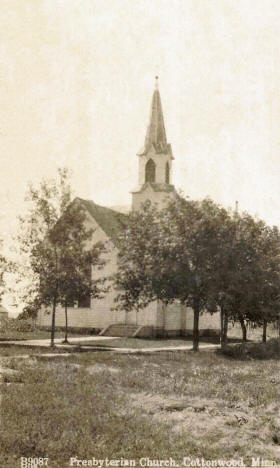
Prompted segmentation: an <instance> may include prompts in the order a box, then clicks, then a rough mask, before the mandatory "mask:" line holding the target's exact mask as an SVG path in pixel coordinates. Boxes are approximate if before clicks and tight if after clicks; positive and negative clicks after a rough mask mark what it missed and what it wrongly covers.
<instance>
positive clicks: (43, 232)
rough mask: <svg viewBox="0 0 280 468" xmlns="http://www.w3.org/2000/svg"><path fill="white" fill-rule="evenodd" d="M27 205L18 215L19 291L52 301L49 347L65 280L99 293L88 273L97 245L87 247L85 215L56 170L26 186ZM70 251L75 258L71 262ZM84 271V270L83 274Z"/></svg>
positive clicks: (66, 285) (30, 298)
mask: <svg viewBox="0 0 280 468" xmlns="http://www.w3.org/2000/svg"><path fill="white" fill-rule="evenodd" d="M26 199H27V201H28V202H29V204H30V208H29V211H28V213H27V214H26V216H25V217H21V218H20V234H19V236H18V240H19V246H20V253H21V254H22V256H23V258H24V259H25V263H24V268H23V269H22V265H19V266H18V272H19V273H20V276H21V278H22V277H25V278H26V276H27V277H28V276H29V278H30V279H31V281H29V285H28V288H26V292H25V294H24V296H23V298H24V299H25V300H27V302H28V303H29V302H30V301H31V302H33V303H34V301H35V303H36V304H37V305H40V306H42V305H45V306H52V325H51V346H54V336H55V314H56V308H57V305H58V303H64V304H65V303H67V301H68V300H69V294H70V293H69V291H70V288H71V285H72V287H73V291H75V294H83V293H84V292H85V291H86V292H87V293H88V294H90V295H92V296H95V297H97V296H98V295H99V293H100V294H101V289H99V286H98V285H99V282H98V280H94V279H92V278H90V279H89V278H88V271H89V268H90V267H91V265H92V264H93V265H98V266H101V263H102V262H101V260H100V253H101V250H102V248H103V247H102V248H101V246H100V245H98V246H96V245H94V246H92V243H91V237H92V231H91V230H90V229H87V228H86V222H85V221H86V214H85V211H84V209H83V207H82V205H81V204H80V203H79V201H78V199H77V200H76V201H74V202H73V201H72V194H71V188H70V184H69V175H68V171H67V170H66V169H61V170H59V172H58V181H57V180H55V179H52V180H43V181H42V182H41V184H40V186H39V188H38V189H36V188H34V187H33V186H30V187H29V190H28V194H27V198H26ZM75 256H77V262H76V263H75V261H74V260H75ZM85 271H87V275H85Z"/></svg>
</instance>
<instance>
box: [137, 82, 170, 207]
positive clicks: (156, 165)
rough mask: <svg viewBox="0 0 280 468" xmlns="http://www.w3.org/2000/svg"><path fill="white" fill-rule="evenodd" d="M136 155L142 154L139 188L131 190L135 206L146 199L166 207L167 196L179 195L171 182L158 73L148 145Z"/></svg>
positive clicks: (146, 141)
mask: <svg viewBox="0 0 280 468" xmlns="http://www.w3.org/2000/svg"><path fill="white" fill-rule="evenodd" d="M137 156H138V157H139V166H138V169H139V173H138V187H137V188H136V189H135V190H133V191H132V209H134V210H138V209H141V205H142V203H143V202H145V200H151V202H153V203H157V205H158V206H163V205H164V204H165V202H166V200H167V199H170V197H172V198H174V197H175V196H176V191H175V188H174V186H173V185H172V182H171V179H172V177H171V175H172V160H173V159H174V158H173V155H172V150H171V145H170V144H169V143H167V139H166V131H165V126H164V119H163V112H162V106H161V99H160V94H159V90H158V77H157V76H156V82H155V89H154V93H153V97H152V105H151V112H150V121H149V125H148V128H147V133H146V138H145V144H144V148H143V149H142V150H141V151H139V153H138V154H137Z"/></svg>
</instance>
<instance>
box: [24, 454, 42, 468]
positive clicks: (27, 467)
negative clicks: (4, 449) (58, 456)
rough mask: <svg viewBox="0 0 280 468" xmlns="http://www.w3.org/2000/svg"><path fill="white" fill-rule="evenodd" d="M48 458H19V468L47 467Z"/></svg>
mask: <svg viewBox="0 0 280 468" xmlns="http://www.w3.org/2000/svg"><path fill="white" fill-rule="evenodd" d="M48 461H49V459H48V458H41V457H39V458H34V457H21V458H20V468H38V467H39V466H48Z"/></svg>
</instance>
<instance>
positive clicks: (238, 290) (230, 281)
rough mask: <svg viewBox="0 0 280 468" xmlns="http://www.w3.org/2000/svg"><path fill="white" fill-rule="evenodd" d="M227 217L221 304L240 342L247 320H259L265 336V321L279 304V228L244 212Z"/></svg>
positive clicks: (270, 317)
mask: <svg viewBox="0 0 280 468" xmlns="http://www.w3.org/2000/svg"><path fill="white" fill-rule="evenodd" d="M231 221H232V222H231V229H230V230H229V231H228V232H230V236H229V239H231V241H230V243H229V244H228V246H227V249H226V252H227V254H226V255H224V262H225V263H224V265H225V266H226V268H220V269H219V271H220V272H221V273H222V275H221V281H220V294H221V297H222V306H221V307H223V310H224V313H225V314H226V317H228V318H229V319H230V320H231V321H233V322H235V321H239V322H240V325H241V328H242V335H243V342H245V341H246V340H247V327H246V323H248V322H252V323H255V324H258V325H261V324H262V325H263V326H264V339H265V335H266V324H267V322H269V321H272V320H273V319H275V313H276V312H277V310H278V308H279V286H280V284H279V246H280V242H279V232H278V229H276V228H270V227H269V226H267V225H266V224H265V223H264V222H263V221H257V220H255V219H254V218H253V217H252V216H250V215H248V214H247V213H244V214H242V215H238V214H237V213H235V214H234V216H233V218H232V220H231ZM221 252H223V250H222V251H221ZM222 344H223V343H222Z"/></svg>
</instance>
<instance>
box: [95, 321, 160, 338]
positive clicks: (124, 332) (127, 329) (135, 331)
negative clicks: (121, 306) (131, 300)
mask: <svg viewBox="0 0 280 468" xmlns="http://www.w3.org/2000/svg"><path fill="white" fill-rule="evenodd" d="M151 328H152V327H146V326H142V325H132V324H124V323H113V324H112V325H108V327H106V328H104V329H103V330H102V331H101V332H100V333H99V335H101V336H124V337H136V336H150V335H151Z"/></svg>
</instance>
